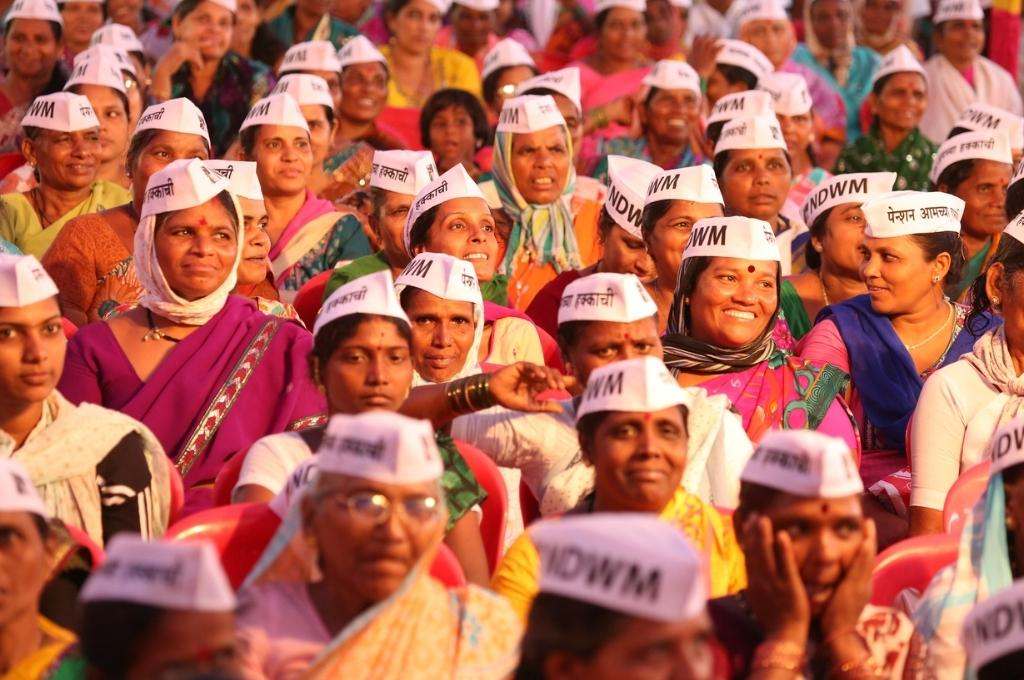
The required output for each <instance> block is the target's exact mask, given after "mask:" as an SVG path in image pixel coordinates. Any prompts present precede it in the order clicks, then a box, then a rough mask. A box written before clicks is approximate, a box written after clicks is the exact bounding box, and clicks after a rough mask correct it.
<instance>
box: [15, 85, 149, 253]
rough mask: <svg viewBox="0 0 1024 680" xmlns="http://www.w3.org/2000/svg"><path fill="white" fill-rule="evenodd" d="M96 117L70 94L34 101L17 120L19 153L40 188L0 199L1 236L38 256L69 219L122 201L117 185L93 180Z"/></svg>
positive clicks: (97, 143)
mask: <svg viewBox="0 0 1024 680" xmlns="http://www.w3.org/2000/svg"><path fill="white" fill-rule="evenodd" d="M99 126H100V122H99V119H98V118H97V117H96V113H95V111H93V108H92V106H91V105H90V104H89V100H88V99H86V98H85V97H83V96H81V95H77V94H71V93H70V92H58V93H56V94H51V95H45V96H42V97H38V98H37V99H36V100H35V101H34V102H33V103H32V106H31V107H30V108H29V110H28V113H27V114H25V118H24V119H23V120H22V132H23V134H24V139H23V140H22V143H21V152H22V154H23V155H24V156H25V158H26V160H27V161H28V163H29V164H31V165H33V166H34V167H35V168H36V173H37V175H38V178H39V184H38V186H36V187H35V188H33V189H30V190H29V191H27V192H26V193H23V194H5V195H3V196H0V237H3V238H5V239H7V240H8V241H10V242H11V243H13V244H14V245H16V246H17V247H18V248H20V249H21V251H22V252H24V253H27V254H30V255H35V256H36V257H42V256H43V254H44V253H45V252H46V251H47V249H49V247H50V244H52V243H53V240H54V238H56V236H57V234H59V233H60V231H61V230H62V229H63V228H64V225H66V224H67V223H68V221H70V220H72V219H74V218H75V217H78V216H79V215H87V214H89V213H94V212H100V211H102V210H106V209H107V208H112V207H114V206H116V205H120V204H122V203H126V202H127V201H128V200H129V198H130V196H129V194H128V192H127V191H126V190H125V189H124V188H123V187H121V186H119V185H117V184H114V183H113V182H108V181H104V180H98V179H97V178H96V173H97V170H98V169H99V160H98V156H99V153H100V137H99Z"/></svg>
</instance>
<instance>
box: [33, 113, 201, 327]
mask: <svg viewBox="0 0 1024 680" xmlns="http://www.w3.org/2000/svg"><path fill="white" fill-rule="evenodd" d="M209 157H210V139H209V137H208V136H207V133H206V121H205V120H203V114H202V113H201V112H200V111H199V109H197V108H196V106H195V104H193V103H192V102H190V101H189V100H187V99H172V100H170V101H167V102H164V103H163V104H155V105H153V106H151V107H149V108H148V109H146V111H145V113H144V114H143V116H142V117H141V118H140V119H139V124H138V126H137V127H136V128H135V132H134V133H133V134H132V138H131V142H130V143H129V145H128V151H127V153H126V155H125V169H126V171H127V173H128V176H129V177H130V178H131V181H132V185H131V195H132V199H131V202H130V203H128V204H126V205H120V206H118V207H116V208H111V209H110V210H105V211H103V212H101V213H96V214H92V215H84V216H82V217H79V218H75V219H73V220H71V221H70V222H68V224H67V225H66V226H65V227H64V229H62V230H61V233H60V234H58V235H57V238H56V239H54V241H53V245H51V246H50V249H49V250H47V251H46V255H45V256H44V257H43V258H42V262H43V266H44V267H46V271H47V272H49V273H50V275H51V276H52V277H53V280H54V281H55V282H56V283H57V288H59V289H60V295H59V298H58V299H59V300H60V305H61V312H62V313H63V314H64V316H65V317H67V318H68V320H69V321H71V322H72V323H74V324H75V325H77V326H84V325H85V324H87V323H91V322H93V321H98V320H100V319H102V318H104V317H105V316H106V315H107V314H109V313H111V312H112V311H114V310H115V309H117V308H118V307H120V306H121V305H124V304H130V303H134V302H135V301H136V300H138V298H139V295H141V287H140V285H139V281H138V278H137V277H136V276H135V267H134V265H133V264H132V250H133V249H134V245H133V244H134V241H135V230H136V227H137V226H138V223H139V211H140V210H141V209H142V202H143V199H144V198H145V194H146V185H147V184H148V183H149V178H150V177H151V176H152V175H153V174H154V173H156V172H158V171H160V170H162V169H163V168H164V167H165V166H166V165H167V164H168V163H170V162H172V161H176V160H181V159H188V158H200V159H206V158H209Z"/></svg>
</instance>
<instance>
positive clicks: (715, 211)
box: [640, 165, 725, 334]
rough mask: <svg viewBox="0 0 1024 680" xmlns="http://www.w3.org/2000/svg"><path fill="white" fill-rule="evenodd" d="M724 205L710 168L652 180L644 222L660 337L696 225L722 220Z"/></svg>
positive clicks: (649, 285)
mask: <svg viewBox="0 0 1024 680" xmlns="http://www.w3.org/2000/svg"><path fill="white" fill-rule="evenodd" d="M724 203H725V201H724V199H723V198H722V192H721V191H720V190H719V188H718V181H717V180H716V179H715V172H714V170H712V169H711V168H710V167H708V166H706V165H699V166H697V167H694V168H683V169H681V170H666V171H664V172H661V173H660V174H658V175H656V176H655V177H654V179H653V180H651V183H650V187H649V189H648V190H647V195H646V198H645V200H644V212H643V215H642V216H641V218H640V219H641V224H642V234H643V239H644V244H645V245H646V246H647V252H648V253H649V254H650V257H651V261H652V262H653V264H654V274H655V275H654V277H653V278H652V279H651V280H650V281H647V282H645V286H646V287H647V292H648V293H650V295H651V298H652V299H653V300H654V302H655V303H657V305H658V331H659V333H660V334H664V332H665V329H666V327H667V326H668V317H669V312H670V310H671V309H672V299H673V298H674V297H675V292H676V281H678V280H679V268H680V267H681V266H682V264H683V251H684V250H686V244H687V242H688V241H689V240H690V233H691V232H692V231H693V225H694V224H696V223H697V221H698V220H702V219H704V218H706V217H722V216H723V215H724V214H725V212H724V206H723V204H724Z"/></svg>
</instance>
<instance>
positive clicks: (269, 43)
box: [250, 5, 288, 64]
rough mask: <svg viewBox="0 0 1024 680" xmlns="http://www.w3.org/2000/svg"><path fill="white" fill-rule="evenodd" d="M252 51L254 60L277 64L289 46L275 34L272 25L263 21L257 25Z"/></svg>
mask: <svg viewBox="0 0 1024 680" xmlns="http://www.w3.org/2000/svg"><path fill="white" fill-rule="evenodd" d="M257 6H258V5H257ZM250 51H251V52H252V58H253V60H254V61H258V62H262V63H264V64H276V63H277V62H279V61H280V60H281V58H282V57H283V56H284V53H285V52H287V51H288V48H287V47H286V46H285V44H284V43H282V42H281V40H280V39H279V38H278V37H277V36H276V35H274V32H273V31H271V30H270V26H269V25H268V24H266V23H265V22H262V21H261V22H260V23H259V24H257V25H256V32H255V33H254V34H253V36H252V45H251V46H250Z"/></svg>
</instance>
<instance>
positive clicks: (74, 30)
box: [57, 0, 106, 71]
mask: <svg viewBox="0 0 1024 680" xmlns="http://www.w3.org/2000/svg"><path fill="white" fill-rule="evenodd" d="M57 8H58V9H59V10H60V16H61V18H62V19H64V53H63V57H62V58H63V60H64V66H65V67H66V68H67V69H68V71H71V69H72V65H73V64H74V62H75V57H76V56H77V55H78V54H79V53H80V52H83V51H85V50H86V49H87V48H88V47H89V41H90V40H91V39H92V34H93V33H95V32H96V30H97V29H99V27H100V26H102V25H103V22H104V20H105V19H106V10H105V9H104V7H103V3H102V2H97V0H61V1H60V2H58V3H57Z"/></svg>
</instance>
